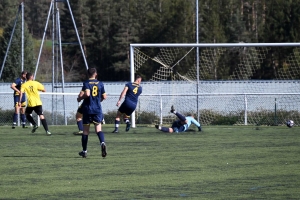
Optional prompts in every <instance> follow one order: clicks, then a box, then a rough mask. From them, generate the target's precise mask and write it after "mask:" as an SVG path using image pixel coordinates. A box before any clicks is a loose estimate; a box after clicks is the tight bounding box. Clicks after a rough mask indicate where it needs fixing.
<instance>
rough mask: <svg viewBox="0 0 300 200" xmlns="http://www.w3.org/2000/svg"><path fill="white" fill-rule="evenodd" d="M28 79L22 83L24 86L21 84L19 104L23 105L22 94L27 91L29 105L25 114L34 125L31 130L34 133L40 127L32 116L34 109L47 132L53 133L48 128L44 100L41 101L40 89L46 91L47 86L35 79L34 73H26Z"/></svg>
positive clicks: (48, 133)
mask: <svg viewBox="0 0 300 200" xmlns="http://www.w3.org/2000/svg"><path fill="white" fill-rule="evenodd" d="M26 79H27V82H26V83H24V84H22V86H21V94H20V101H19V105H21V99H22V95H24V93H26V97H27V107H26V110H25V115H26V118H27V120H28V121H29V122H30V123H31V124H32V125H33V129H32V131H31V132H32V133H34V132H35V131H36V129H37V128H38V126H37V124H36V122H35V121H34V119H33V118H32V116H31V113H32V112H33V111H34V112H35V113H36V114H37V115H38V116H39V117H40V119H41V122H42V125H43V127H44V129H45V131H46V134H47V135H51V133H50V131H49V129H48V124H47V121H46V119H45V117H44V114H43V108H42V101H41V98H40V94H39V91H41V92H46V90H45V87H44V86H43V85H42V84H41V83H40V82H38V81H34V80H33V74H32V73H29V72H28V73H27V74H26Z"/></svg>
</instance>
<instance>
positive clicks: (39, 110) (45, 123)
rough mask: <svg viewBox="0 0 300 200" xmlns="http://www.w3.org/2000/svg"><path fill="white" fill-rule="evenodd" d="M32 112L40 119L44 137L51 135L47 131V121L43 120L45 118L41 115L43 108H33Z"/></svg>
mask: <svg viewBox="0 0 300 200" xmlns="http://www.w3.org/2000/svg"><path fill="white" fill-rule="evenodd" d="M34 112H36V114H37V115H38V116H39V117H40V120H41V123H42V125H43V127H44V129H45V131H46V135H51V132H50V131H49V129H48V124H47V121H46V119H45V116H44V114H43V107H42V106H35V107H34Z"/></svg>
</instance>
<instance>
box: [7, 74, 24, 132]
mask: <svg viewBox="0 0 300 200" xmlns="http://www.w3.org/2000/svg"><path fill="white" fill-rule="evenodd" d="M26 74H27V72H26V71H23V72H22V73H21V76H20V77H18V78H17V79H16V80H15V81H14V82H13V83H12V84H11V87H10V88H11V89H13V90H14V106H15V112H14V114H13V125H12V128H13V129H14V128H15V127H16V126H17V121H18V115H19V112H20V113H21V115H20V118H21V122H22V127H23V128H27V126H26V116H25V107H26V95H25V94H24V95H23V96H22V99H21V106H19V104H18V103H19V100H20V93H21V92H20V90H21V85H22V84H23V83H25V82H26Z"/></svg>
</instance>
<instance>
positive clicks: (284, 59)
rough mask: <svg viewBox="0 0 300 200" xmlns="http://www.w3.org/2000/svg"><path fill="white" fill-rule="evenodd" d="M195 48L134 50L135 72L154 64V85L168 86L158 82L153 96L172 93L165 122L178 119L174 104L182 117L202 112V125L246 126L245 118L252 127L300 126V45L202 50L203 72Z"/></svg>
mask: <svg viewBox="0 0 300 200" xmlns="http://www.w3.org/2000/svg"><path fill="white" fill-rule="evenodd" d="M195 49H196V48H194V47H193V48H190V47H189V48H188V47H139V48H138V49H137V48H135V51H134V52H135V58H134V59H135V60H134V61H135V62H134V63H135V70H136V72H138V71H139V70H140V69H143V68H149V66H152V69H153V74H152V77H151V79H150V81H152V82H153V83H157V84H158V83H159V84H167V85H168V86H167V87H166V86H165V87H157V85H156V84H153V88H151V89H149V90H150V91H153V92H152V93H153V94H164V95H167V94H168V95H170V96H167V97H160V101H161V102H160V103H161V104H162V109H161V110H162V112H163V114H162V115H163V121H162V123H164V124H170V123H172V121H173V120H174V119H175V117H174V116H173V115H171V114H170V112H169V109H170V107H171V105H175V107H177V109H179V111H181V112H182V113H183V114H193V115H196V114H197V113H200V116H199V118H200V122H201V123H203V124H218V123H230V124H245V120H246V123H247V124H249V123H250V124H267V125H274V124H285V121H286V120H287V119H289V118H292V119H293V120H294V121H295V122H296V124H297V120H298V119H299V106H298V103H297V102H298V101H299V95H296V94H297V93H299V92H300V91H299V82H298V80H297V79H298V78H299V62H300V52H299V47H226V48H225V47H216V48H210V47H203V48H202V47H201V48H199V68H198V69H199V71H197V67H196V65H195V54H196V51H195ZM141 58H144V59H141ZM145 58H146V59H145ZM268 73H272V77H273V78H272V80H267V81H266V80H263V79H261V78H260V77H262V76H264V75H266V74H268ZM198 75H199V79H198V80H199V82H198V81H197V76H198ZM253 79H255V80H253ZM213 80H215V81H213ZM284 80H286V81H284ZM154 91H155V92H154ZM233 93H234V94H235V95H233ZM243 93H249V95H247V96H245V95H241V94H243ZM252 93H257V95H255V94H252ZM269 93H272V94H269ZM276 93H278V94H277V95H276ZM282 93H287V94H282ZM290 93H292V94H290ZM186 94H195V95H191V96H189V95H188V96H186ZM197 94H198V95H197ZM202 94H205V95H202ZM215 94H223V95H217V96H216V95H215ZM228 94H230V95H228ZM263 94H265V95H263ZM267 94H269V95H267ZM156 98H157V97H156ZM149 99H151V97H149ZM156 101H157V100H156ZM156 101H154V100H152V101H150V102H151V103H148V104H147V106H148V107H149V108H151V107H152V106H150V105H152V104H156V105H157V102H156ZM154 102H155V103H154ZM157 106H160V105H157ZM245 107H246V108H245ZM150 110H151V109H149V111H150ZM245 110H246V111H247V112H246V113H245ZM198 111H199V112H198ZM159 121H160V119H157V122H156V123H159ZM222 121H224V122H222ZM226 121H228V122H226Z"/></svg>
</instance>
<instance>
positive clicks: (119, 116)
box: [113, 109, 122, 133]
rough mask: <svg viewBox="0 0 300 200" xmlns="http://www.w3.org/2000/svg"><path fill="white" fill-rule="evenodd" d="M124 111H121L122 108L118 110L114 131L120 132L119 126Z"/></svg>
mask: <svg viewBox="0 0 300 200" xmlns="http://www.w3.org/2000/svg"><path fill="white" fill-rule="evenodd" d="M121 116H122V113H121V112H120V109H119V110H118V111H117V116H116V119H115V130H114V131H113V133H118V132H119V126H120V119H121Z"/></svg>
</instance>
